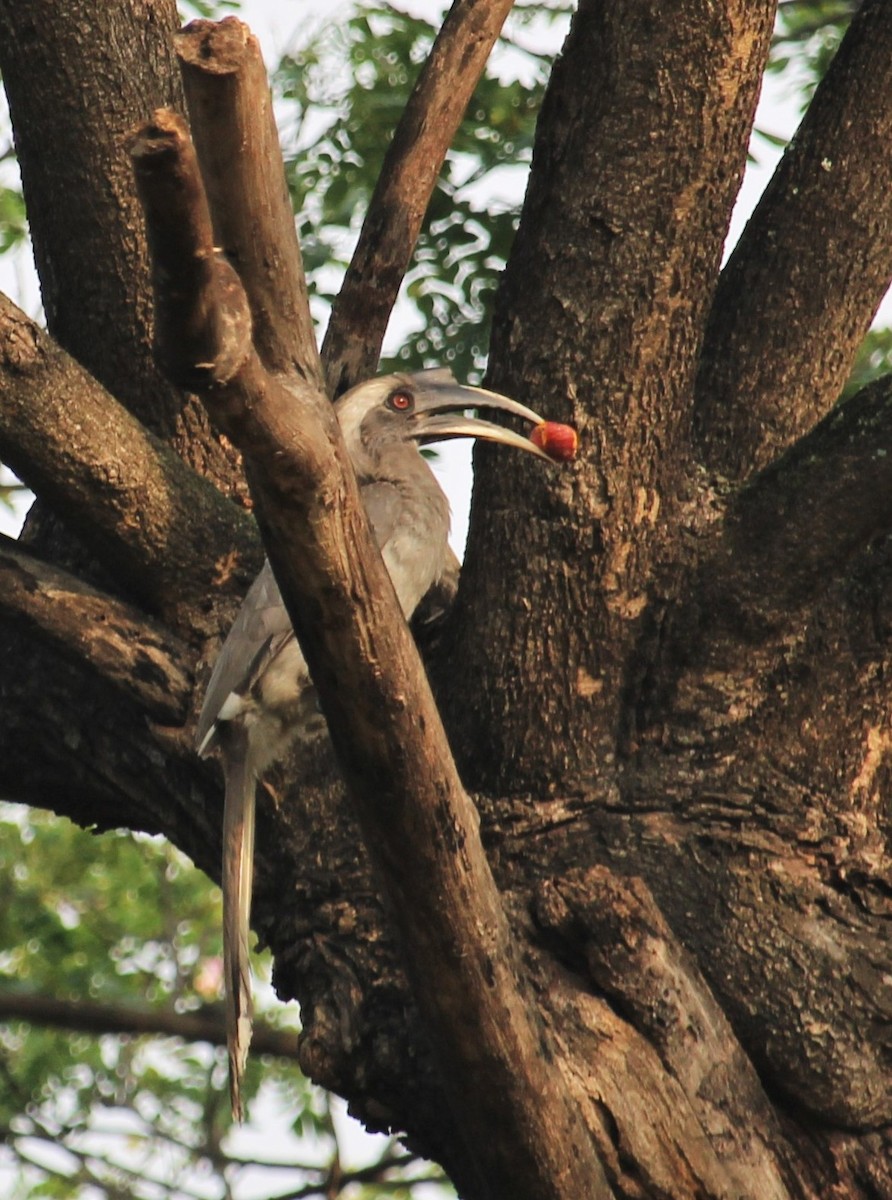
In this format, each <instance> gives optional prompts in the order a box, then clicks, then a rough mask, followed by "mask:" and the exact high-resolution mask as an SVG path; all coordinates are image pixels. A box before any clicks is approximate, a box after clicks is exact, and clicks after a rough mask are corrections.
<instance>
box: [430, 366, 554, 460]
mask: <svg viewBox="0 0 892 1200" xmlns="http://www.w3.org/2000/svg"><path fill="white" fill-rule="evenodd" d="M469 408H475V409H476V408H486V409H495V410H497V411H499V412H504V413H508V414H509V415H511V416H514V417H520V419H521V420H523V421H528V422H529V423H530V425H532V426H534V427H535V426H538V425H541V424H542V423H543V419H542V417H540V416H539V414H538V413H537V412H534V411H533V409H531V408H527V407H526V405H525V404H519V403H518V402H517V401H516V400H510V399H509V398H508V397H507V396H501V395H499V393H498V392H488V391H486V390H485V389H484V388H476V387H468V386H467V385H464V384H438V385H434V386H433V387H431V388H430V390H429V391H426V393H425V394H424V395H423V396H420V397H418V400H417V402H416V409H415V414H416V423H415V427H414V428H413V430H412V435H411V436H412V437H413V438H415V439H416V440H418V441H425V442H428V441H431V442H434V441H442V440H444V439H446V438H481V439H482V440H483V441H487V442H498V443H499V444H500V445H502V446H513V447H514V448H515V449H516V450H526V451H527V453H528V454H535V455H536V456H537V457H538V458H544V459H545V460H546V461H547V462H551V461H552V459H551V457H550V456H549V455H548V454H546V453H545V452H544V451H543V450H542V449H540V447H539V446H537V445H536V444H535V443H534V442H531V441H530V439H529V438H528V437H524V436H523V434H520V433H516V432H515V431H514V430H513V429H506V428H505V427H504V426H502V425H495V424H493V422H492V421H484V420H482V419H481V418H480V417H472V416H468V415H467V413H466V411H465V410H467V409H469Z"/></svg>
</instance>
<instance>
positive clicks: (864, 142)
mask: <svg viewBox="0 0 892 1200" xmlns="http://www.w3.org/2000/svg"><path fill="white" fill-rule="evenodd" d="M890 139H892V5H889V4H888V3H887V2H886V0H865V3H864V4H863V5H862V7H861V8H860V9H859V11H858V12H857V13H856V14H855V17H854V18H853V20H852V23H851V26H850V27H849V30H848V33H847V34H846V36H845V38H844V40H843V43H842V45H841V46H840V48H839V51H838V52H837V54H836V57H835V58H834V60H833V62H832V63H831V66H830V69H829V70H828V72H827V75H826V76H825V78H824V80H823V81H822V82H821V84H820V86H819V87H818V89H817V91H816V92H815V96H814V99H813V101H812V103H811V105H810V107H809V109H808V112H807V113H806V116H805V118H804V120H803V122H802V124H801V126H800V128H799V131H798V133H797V134H796V137H795V138H794V139H793V141H792V142H791V144H790V146H789V148H788V149H787V152H786V154H785V155H784V158H783V160H782V161H781V163H780V165H779V167H778V169H777V171H776V172H775V176H774V178H773V179H772V181H771V183H770V185H769V186H768V188H767V189H766V191H765V194H764V196H763V197H762V200H761V201H760V203H759V205H758V207H757V209H756V211H755V213H754V214H753V216H752V218H751V220H750V222H749V224H748V225H747V228H746V230H745V232H744V234H743V236H742V237H741V239H740V242H739V243H738V245H737V248H736V249H735V251H734V253H733V255H732V256H731V258H730V260H729V262H728V264H727V265H726V267H725V269H724V271H723V272H722V277H721V281H720V283H719V287H718V289H717V291H716V295H715V300H714V304H713V308H712V313H711V316H710V319H709V324H708V326H707V330H706V334H705V343H704V348H703V357H702V363H701V366H700V372H699V377H698V380H697V425H698V429H699V436H700V440H701V445H702V448H703V453H704V456H705V459H706V462H707V464H708V465H709V466H710V467H711V468H712V469H714V470H718V471H721V472H722V473H724V474H726V475H728V476H729V477H731V478H734V479H741V478H745V477H746V476H747V475H748V474H750V473H751V472H752V471H754V470H758V469H759V468H760V467H762V466H764V465H765V464H766V463H768V462H770V461H771V460H772V459H774V458H776V457H777V456H778V455H779V454H780V453H781V452H782V451H783V450H784V449H785V448H786V447H787V446H789V445H790V444H791V442H793V441H795V440H796V438H798V437H801V436H802V434H803V433H805V432H807V431H808V430H809V429H811V428H812V427H813V426H814V425H815V424H816V422H817V421H818V420H819V419H820V418H821V417H822V416H823V414H824V413H826V412H827V411H828V409H829V408H830V407H831V406H832V405H833V404H834V403H835V402H836V399H837V397H838V396H839V393H840V392H841V390H842V387H843V384H844V383H845V380H846V377H847V375H848V372H849V369H850V367H851V363H852V359H853V357H854V354H855V351H856V349H857V347H858V345H859V344H860V342H861V340H862V339H863V337H864V335H865V334H866V332H867V330H868V328H869V326H870V322H871V320H872V319H873V315H874V313H875V312H876V309H877V306H878V304H879V302H880V300H881V299H882V297H883V294H884V293H885V291H886V289H887V288H888V286H889V282H890V279H892V164H890V158H889V153H888V147H889V142H890Z"/></svg>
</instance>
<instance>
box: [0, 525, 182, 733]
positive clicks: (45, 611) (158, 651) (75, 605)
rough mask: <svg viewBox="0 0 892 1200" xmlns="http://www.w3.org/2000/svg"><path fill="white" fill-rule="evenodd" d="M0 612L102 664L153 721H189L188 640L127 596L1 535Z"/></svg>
mask: <svg viewBox="0 0 892 1200" xmlns="http://www.w3.org/2000/svg"><path fill="white" fill-rule="evenodd" d="M0 620H2V621H3V623H4V625H6V626H7V627H9V628H12V629H25V630H26V631H28V632H31V633H34V632H36V633H38V634H39V636H40V637H41V638H43V639H44V640H45V641H46V642H47V643H48V644H49V645H51V646H53V647H55V648H56V649H58V650H60V651H61V652H62V653H63V654H65V655H67V656H68V657H69V658H72V659H74V660H75V661H76V662H80V663H83V664H85V665H87V666H89V667H90V668H91V669H93V670H95V671H96V672H97V673H98V675H99V676H100V677H101V678H103V679H105V680H106V682H108V683H110V684H112V685H113V686H114V687H116V688H118V689H120V691H121V692H122V693H123V695H124V696H125V697H126V698H127V699H129V700H132V701H135V702H136V703H137V704H138V705H140V707H141V708H143V709H144V710H145V713H146V715H147V716H148V717H149V718H150V719H151V720H153V721H158V722H160V723H162V724H165V725H183V724H184V723H185V721H186V718H187V715H188V712H189V701H190V698H191V695H192V678H191V673H190V672H189V670H188V669H187V668H186V666H185V664H187V663H189V661H190V658H191V655H190V654H189V652H188V650H187V648H186V647H185V646H184V645H182V644H181V643H180V642H178V640H177V639H176V638H175V637H174V636H173V635H172V634H171V633H170V631H169V630H167V629H165V628H164V627H163V626H161V625H159V624H155V623H154V622H152V621H150V620H149V619H148V618H146V617H145V616H144V614H142V613H140V612H139V611H138V610H137V609H135V608H133V607H131V606H130V605H129V604H126V603H124V602H123V601H121V600H117V599H114V598H113V597H111V596H106V595H103V594H102V593H101V592H98V591H96V589H95V588H91V587H90V586H89V585H87V584H85V583H82V582H81V581H80V580H79V579H76V578H75V577H74V576H73V575H69V574H68V572H66V571H62V570H60V569H59V568H58V567H53V566H50V565H49V564H48V563H45V562H42V561H41V560H40V559H39V558H35V557H34V556H33V555H31V554H28V553H26V552H25V551H24V550H23V549H22V547H21V546H20V545H19V544H18V543H17V542H14V541H12V540H11V539H9V538H5V537H0Z"/></svg>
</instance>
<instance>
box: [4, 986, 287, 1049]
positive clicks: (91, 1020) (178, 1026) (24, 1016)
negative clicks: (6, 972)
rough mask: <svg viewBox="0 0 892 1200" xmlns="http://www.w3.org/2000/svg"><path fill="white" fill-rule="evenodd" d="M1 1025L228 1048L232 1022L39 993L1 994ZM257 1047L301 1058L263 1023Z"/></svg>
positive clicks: (217, 1014) (282, 1034)
mask: <svg viewBox="0 0 892 1200" xmlns="http://www.w3.org/2000/svg"><path fill="white" fill-rule="evenodd" d="M0 1021H28V1022H29V1023H30V1024H32V1025H53V1026H57V1027H58V1028H60V1029H72V1030H78V1031H79V1032H82V1033H90V1034H95V1035H96V1036H99V1035H100V1034H103V1033H124V1034H133V1035H140V1034H150V1035H153V1036H160V1037H176V1038H182V1039H183V1041H186V1042H210V1044H211V1045H212V1046H225V1045H226V1020H225V1017H224V1014H223V1010H222V1008H221V1007H218V1006H208V1007H206V1008H201V1009H199V1010H197V1011H196V1012H174V1011H173V1009H163V1008H143V1007H140V1006H138V1005H135V1004H95V1003H93V1002H92V1001H89V1000H63V999H57V998H56V997H55V996H45V995H42V994H40V993H36V992H11V991H6V990H4V989H0ZM252 1045H253V1047H254V1049H256V1050H257V1052H258V1053H259V1054H273V1055H275V1056H276V1057H277V1058H290V1059H294V1060H295V1061H296V1060H297V1057H298V1034H296V1033H290V1032H289V1031H288V1030H282V1029H273V1028H272V1027H271V1026H269V1025H265V1024H264V1023H263V1022H262V1021H259V1022H257V1023H256V1024H255V1026H254V1038H253V1042H252Z"/></svg>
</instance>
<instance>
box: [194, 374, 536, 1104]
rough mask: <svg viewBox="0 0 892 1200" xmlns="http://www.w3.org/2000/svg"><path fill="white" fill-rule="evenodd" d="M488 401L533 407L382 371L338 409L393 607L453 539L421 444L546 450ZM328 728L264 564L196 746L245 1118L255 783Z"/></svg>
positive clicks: (442, 581) (445, 585) (424, 589)
mask: <svg viewBox="0 0 892 1200" xmlns="http://www.w3.org/2000/svg"><path fill="white" fill-rule="evenodd" d="M477 407H483V408H496V409H500V410H502V411H504V412H509V413H512V414H513V415H515V416H517V417H520V418H521V419H522V420H524V421H527V422H529V423H531V424H538V423H539V422H540V420H541V418H540V417H539V416H538V415H537V414H536V413H535V412H533V411H532V410H531V409H528V408H525V407H524V406H523V405H520V404H517V403H516V402H515V401H513V400H508V399H507V398H506V397H504V396H498V395H496V394H495V393H492V392H485V391H482V390H480V389H477V388H469V387H461V386H459V385H458V384H457V383H456V382H455V380H454V379H453V377H452V374H451V372H449V371H444V370H434V371H420V372H416V373H414V374H398V375H389V376H382V377H379V378H378V379H373V380H369V381H368V382H366V383H363V384H360V385H359V386H358V387H355V388H353V389H352V390H351V391H349V392H347V393H346V394H345V395H344V396H342V397H341V399H340V400H338V402H337V404H336V405H335V411H336V413H337V416H338V421H339V423H340V426H341V431H342V433H343V436H344V441H345V444H346V446H347V450H348V452H349V454H350V458H351V460H352V463H353V467H354V469H355V471H356V475H357V478H358V480H359V485H360V494H361V497H362V501H363V505H364V507H365V509H366V512H367V514H368V518H369V523H370V525H371V529H372V532H373V534H374V537H375V540H376V542H377V544H378V547H379V549H380V550H381V554H382V557H383V559H384V563H385V565H386V567H387V570H388V572H389V574H390V578H391V580H392V581H393V584H394V588H395V590H396V594H397V597H398V599H399V602H400V607H401V608H402V610H403V614H404V615H405V616H406V618H409V617H411V616H412V614H413V613H414V612H415V610H416V608H417V607H418V605H419V603H420V602H421V601H422V599H423V598H424V597H425V595H427V594H428V593H429V592H431V590H432V589H439V591H440V592H441V593H442V595H443V596H448V595H449V594H450V593H451V592H453V591H454V588H455V580H456V578H457V569H458V562H457V559H456V557H455V555H454V554H453V552H452V550H451V549H450V547H449V543H448V540H447V539H448V535H449V505H448V502H447V500H446V496H445V495H444V493H443V490H442V488H441V487H440V485H439V483H438V482H437V480H436V478H435V476H434V474H433V472H432V471H431V469H430V467H429V466H428V464H427V463H426V462H425V460H424V458H423V456H422V455H421V454H420V453H419V449H418V447H419V445H420V444H421V443H422V442H425V441H436V440H442V439H443V438H447V437H482V438H485V439H487V440H490V441H496V442H501V443H502V444H504V445H509V446H514V447H516V448H519V449H523V450H526V451H528V452H530V453H532V454H536V455H538V456H539V457H540V458H547V455H545V454H543V453H542V452H541V451H540V450H539V449H538V447H536V446H535V445H533V443H532V442H531V441H529V440H528V439H527V438H524V437H522V436H521V435H519V434H517V433H514V432H512V431H510V430H508V429H505V428H503V427H501V426H498V425H493V424H490V423H489V422H487V421H482V420H479V419H476V418H470V417H467V416H465V415H464V412H463V410H465V409H468V408H477ZM322 728H324V723H323V720H322V717H321V715H320V713H319V710H318V706H317V703H316V696H315V691H314V689H313V686H312V683H311V681H310V677H309V672H308V671H307V666H306V662H305V661H304V657H303V654H302V653H301V650H300V646H299V645H298V643H297V639H296V638H295V636H294V633H293V631H292V629H291V623H290V621H289V619H288V614H287V612H286V610H285V606H284V604H283V602H282V598H281V596H280V594H279V589H278V586H277V585H276V581H275V579H274V577H273V573H272V570H271V568H270V566H269V563H266V564H265V565H264V567H263V569H262V570H261V572H260V574H259V575H258V577H257V579H256V580H255V581H254V583H253V585H252V586H251V588H250V590H249V591H248V594H247V596H246V597H245V600H244V603H243V605H242V608H241V610H240V611H239V614H238V616H237V617H236V619H235V621H234V623H233V625H232V628H231V630H230V631H229V635H228V636H227V638H226V641H225V643H224V645H223V649H222V650H221V652H220V656H219V658H218V659H217V662H216V664H215V666H214V670H213V672H212V674H211V678H210V681H209V683H208V687H207V692H206V694H205V699H204V705H203V707H202V710H201V716H200V717H199V721H198V728H197V733H196V744H197V746H198V750H199V753H200V754H202V755H205V754H208V753H209V752H210V751H211V749H213V748H214V747H215V746H219V748H220V752H221V756H222V759H223V769H224V775H225V780H226V792H225V800H224V817H223V826H224V829H223V957H224V978H225V985H226V1000H227V1037H228V1042H229V1070H230V1091H231V1096H232V1107H233V1112H234V1114H235V1115H236V1116H237V1118H238V1119H239V1120H241V1116H242V1105H241V1079H242V1075H243V1073H244V1068H245V1063H246V1060H247V1054H248V1045H249V1042H250V1037H251V1018H252V1001H251V977H250V965H249V946H248V922H249V917H250V905H251V872H252V860H253V846H254V792H255V784H256V780H257V778H258V777H259V776H261V775H262V774H263V772H264V771H265V770H266V768H267V767H268V766H270V764H271V763H272V762H274V761H275V760H276V759H278V758H280V757H281V756H282V755H283V754H284V753H285V751H286V750H287V748H288V746H289V745H290V743H291V742H292V741H294V740H295V739H299V738H301V737H304V738H309V737H313V736H315V735H316V734H318V732H319V731H320V730H321V729H322Z"/></svg>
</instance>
